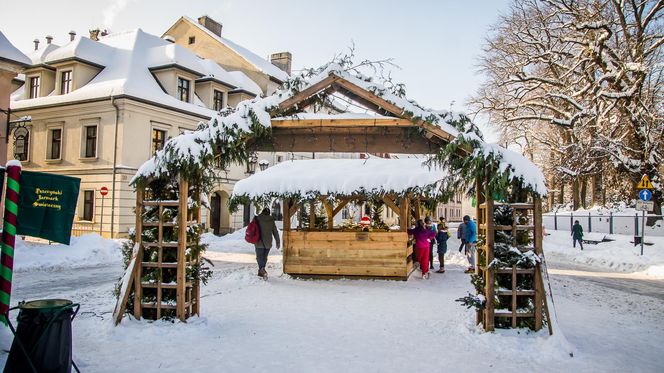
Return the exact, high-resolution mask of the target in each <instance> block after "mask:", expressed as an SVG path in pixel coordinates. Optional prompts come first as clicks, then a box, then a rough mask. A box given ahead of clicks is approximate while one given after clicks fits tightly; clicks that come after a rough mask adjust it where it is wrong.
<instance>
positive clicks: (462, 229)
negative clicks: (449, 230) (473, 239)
mask: <svg viewBox="0 0 664 373" xmlns="http://www.w3.org/2000/svg"><path fill="white" fill-rule="evenodd" d="M457 238H458V239H459V240H460V241H461V245H459V252H461V249H465V248H466V223H465V222H462V223H461V224H459V227H458V228H457ZM463 255H466V252H465V251H464V252H463Z"/></svg>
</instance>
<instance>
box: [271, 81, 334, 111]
mask: <svg viewBox="0 0 664 373" xmlns="http://www.w3.org/2000/svg"><path fill="white" fill-rule="evenodd" d="M339 79H340V78H339V77H338V76H336V75H329V76H328V77H327V78H325V79H323V80H321V81H320V82H318V83H316V84H313V85H311V86H309V87H307V88H306V89H304V90H302V91H300V92H299V93H297V94H295V95H294V96H293V97H291V98H289V99H287V100H284V101H283V102H282V103H281V104H279V110H280V111H286V110H288V109H290V108H291V107H294V106H297V105H298V104H299V103H301V102H302V101H304V100H306V99H308V98H309V97H311V96H313V95H315V94H317V93H318V92H320V91H322V90H324V89H325V88H327V87H329V86H331V85H332V83H334V82H335V81H337V80H339Z"/></svg>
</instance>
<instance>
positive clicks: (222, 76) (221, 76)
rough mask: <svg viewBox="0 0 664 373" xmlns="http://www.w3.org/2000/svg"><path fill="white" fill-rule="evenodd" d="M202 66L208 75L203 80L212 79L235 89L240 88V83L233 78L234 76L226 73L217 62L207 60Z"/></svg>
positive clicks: (202, 62)
mask: <svg viewBox="0 0 664 373" xmlns="http://www.w3.org/2000/svg"><path fill="white" fill-rule="evenodd" d="M201 64H203V66H204V67H205V70H207V73H206V74H205V76H204V77H203V78H212V79H215V80H219V81H221V82H223V83H226V84H227V85H230V86H232V87H233V88H237V87H238V82H236V81H235V80H236V79H235V78H234V77H233V75H232V74H230V73H229V72H228V71H226V70H225V69H224V68H223V67H221V66H219V64H218V63H216V62H215V61H213V60H210V59H207V58H206V59H203V60H202V61H201Z"/></svg>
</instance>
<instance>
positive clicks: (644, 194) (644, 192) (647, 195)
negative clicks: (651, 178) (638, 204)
mask: <svg viewBox="0 0 664 373" xmlns="http://www.w3.org/2000/svg"><path fill="white" fill-rule="evenodd" d="M639 198H640V199H641V201H646V202H647V201H650V199H651V198H652V192H651V191H649V190H648V189H641V190H640V191H639Z"/></svg>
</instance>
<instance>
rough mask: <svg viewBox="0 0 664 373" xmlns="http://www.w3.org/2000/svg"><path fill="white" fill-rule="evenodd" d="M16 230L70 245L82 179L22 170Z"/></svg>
mask: <svg viewBox="0 0 664 373" xmlns="http://www.w3.org/2000/svg"><path fill="white" fill-rule="evenodd" d="M20 184H21V189H20V192H19V198H18V224H17V227H16V228H17V234H19V235H26V236H32V237H40V238H44V239H47V240H50V241H55V242H60V243H63V244H66V245H69V240H70V238H71V226H72V224H73V222H74V215H75V213H76V201H77V199H78V190H79V187H80V185H81V179H78V178H75V177H69V176H62V175H54V174H47V173H43V172H32V171H23V172H21V182H20Z"/></svg>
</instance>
